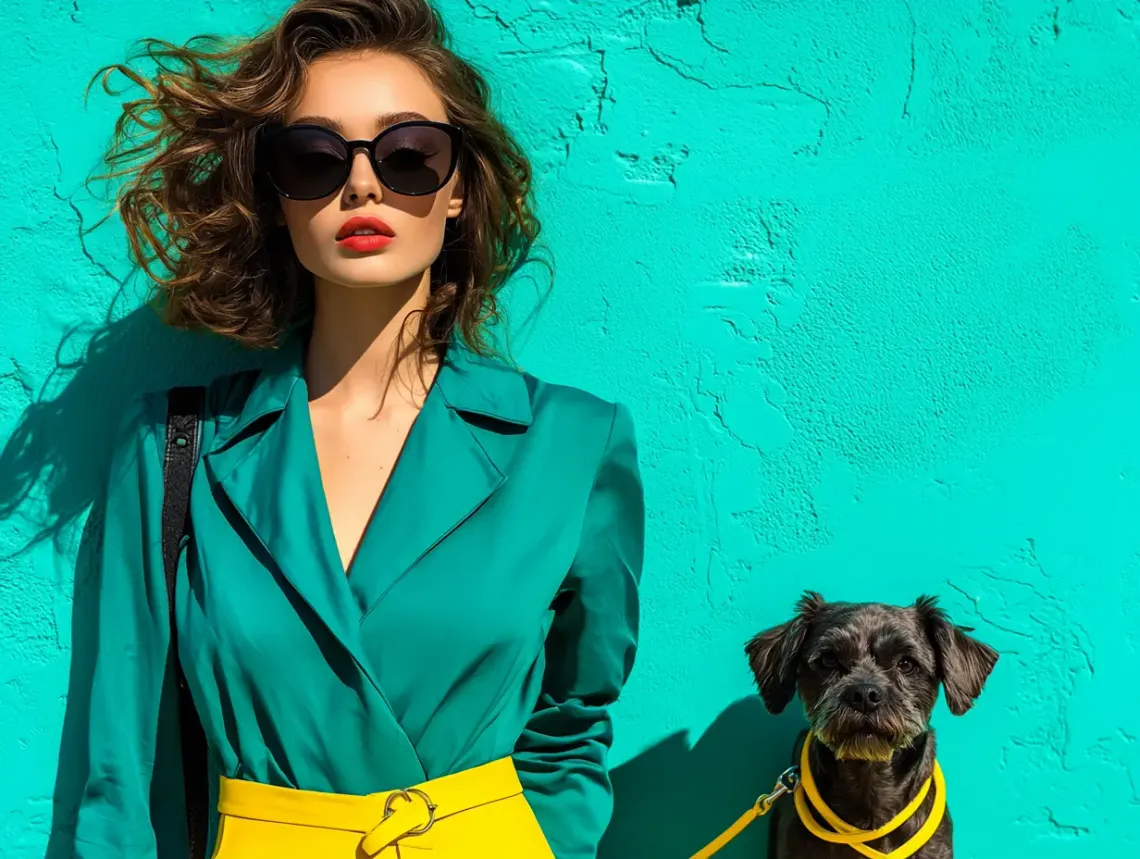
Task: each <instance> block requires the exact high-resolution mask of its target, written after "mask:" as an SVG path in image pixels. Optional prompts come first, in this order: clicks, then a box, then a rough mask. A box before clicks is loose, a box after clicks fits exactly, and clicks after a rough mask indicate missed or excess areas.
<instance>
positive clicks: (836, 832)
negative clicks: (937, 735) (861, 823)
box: [691, 733, 946, 859]
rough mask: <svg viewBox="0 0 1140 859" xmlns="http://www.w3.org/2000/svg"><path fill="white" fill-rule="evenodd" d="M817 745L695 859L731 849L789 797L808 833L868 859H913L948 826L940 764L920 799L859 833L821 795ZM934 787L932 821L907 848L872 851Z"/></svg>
mask: <svg viewBox="0 0 1140 859" xmlns="http://www.w3.org/2000/svg"><path fill="white" fill-rule="evenodd" d="M813 740H814V736H813V735H812V734H811V733H809V734H808V735H807V739H806V740H805V741H804V747H803V751H802V752H800V765H799V767H792V768H791V769H789V770H787V771H786V772H784V774H783V775H781V776H780V779H779V781H777V782H776V786H775V787H774V788H773V789H772V792H771V793H765V794H762V795H761V796H759V797H758V798H757V799H756V802H755V803H754V804H753V805H752V808H750V809H748V811H746V812H745V813H744V814H742V815H741V816H740V817H739V818H737V820H736V822H735V823H733V824H732V825H731V826H730V827H728V829H726V830H725V831H724V832H722V833H721V834H720V835H718V836H717V837H716V838H715V839H714V840H713V841H712V842H711V843H710V844H709V845H708V846H706V847H704V848H703V849H701V850H699V851H697V852H696V853H694V854H693V856H692V857H691V859H709V857H710V856H714V855H715V854H717V853H719V852H720V851H721V850H722V849H723V848H724V847H725V845H727V844H728V843H729V842H730V841H732V840H733V839H734V838H736V836H737V835H739V834H740V833H741V832H743V831H744V830H745V829H746V828H747V827H748V826H749V825H750V824H751V823H753V822H754V821H755V820H758V819H759V818H761V817H763V816H764V815H765V814H767V813H768V812H769V811H771V810H772V806H773V805H775V803H776V800H778V799H780V798H781V797H783V796H786V795H788V794H793V795H794V797H795V803H796V813H797V814H798V815H799V818H800V822H801V823H803V825H804V826H805V827H806V828H807V831H808V832H810V833H811V834H812V835H814V836H815V837H816V838H819V839H820V840H822V841H827V842H828V843H830V844H846V845H848V846H850V847H851V849H852V850H855V851H856V852H858V853H861V854H862V855H864V856H867V857H868V859H907V857H909V856H913V855H914V854H915V853H917V852H918V851H919V850H921V849H922V848H923V846H924V845H925V844H926V843H927V842H928V841H930V839H931V838H933V837H934V833H935V832H937V831H938V827H939V825H940V824H941V823H942V818H943V817H945V816H946V780H945V778H943V775H942V767H940V766H939V765H938V761H935V762H934V772H933V774H932V775H931V776H930V778H928V779H927V780H926V781H925V782H924V783H923V785H922V787H921V788H920V789H919V791H918V794H917V795H916V796H915V798H914V799H912V800H911V801H910V802H909V803H908V804H907V806H906V808H904V809H903V810H902V811H900V812H899V813H898V814H897V815H895V816H894V817H893V818H892V819H891V820H890V821H888V822H887V823H885V824H883V825H882V826H880V827H879V828H878V829H871V830H865V829H859V828H857V827H854V826H852V825H851V824H849V823H847V822H846V821H844V820H843V819H842V818H840V817H839V815H837V814H836V813H835V812H834V811H832V810H831V809H830V808H829V807H828V805H827V803H826V802H824V801H823V797H822V796H820V794H819V789H818V788H817V787H816V784H815V779H814V777H813V776H812V772H811V755H810V751H811V744H812V741H813ZM931 786H933V787H934V805H933V807H932V808H931V809H930V815H929V816H928V817H927V818H926V822H925V823H923V824H922V826H921V827H920V828H919V830H918V831H917V832H916V833H915V834H914V835H912V836H911V837H910V838H908V839H907V840H906V842H905V843H903V844H902V845H901V846H899V847H897V848H895V849H894V850H891V851H889V852H886V853H884V852H882V851H880V850H875V849H874V848H873V847H868V846H867V843H868V842H870V841H875V840H876V839H879V838H884V837H886V836H887V835H890V834H891V833H892V832H894V831H895V830H897V829H898V828H899V827H900V826H902V825H903V824H904V823H906V822H907V821H908V820H910V819H911V818H912V817H914V815H915V814H917V813H918V810H919V809H920V808H921V807H922V804H923V803H924V802H925V801H926V798H927V797H928V796H929V795H930V788H931ZM817 814H818V815H819V816H820V817H822V818H823V820H824V822H825V823H827V825H828V826H830V827H831V829H825V828H824V827H823V826H821V825H820V823H819V821H818V820H817V819H816V815H817Z"/></svg>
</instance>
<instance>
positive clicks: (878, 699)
mask: <svg viewBox="0 0 1140 859" xmlns="http://www.w3.org/2000/svg"><path fill="white" fill-rule="evenodd" d="M845 697H846V698H847V706H848V707H850V708H851V709H853V710H858V711H859V712H860V713H870V712H872V711H874V710H877V709H879V705H880V704H882V703H883V690H882V689H880V688H879V687H878V686H876V685H875V684H874V683H856V684H855V685H854V686H852V687H851V688H850V689H848V690H847V695H846V696H845Z"/></svg>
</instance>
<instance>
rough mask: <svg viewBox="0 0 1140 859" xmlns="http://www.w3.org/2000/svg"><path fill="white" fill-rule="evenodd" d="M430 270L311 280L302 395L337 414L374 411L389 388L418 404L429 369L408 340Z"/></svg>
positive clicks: (424, 296) (423, 304) (422, 304)
mask: <svg viewBox="0 0 1140 859" xmlns="http://www.w3.org/2000/svg"><path fill="white" fill-rule="evenodd" d="M429 278H430V272H425V273H424V275H423V276H422V277H420V278H418V279H416V280H413V281H409V282H407V283H404V284H398V285H393V286H385V287H346V286H341V285H339V284H334V283H329V282H328V281H322V280H318V281H317V282H316V284H315V307H314V314H313V324H312V331H311V334H310V337H309V344H308V349H307V350H306V355H305V380H306V383H307V385H308V388H309V396H310V398H311V399H313V400H317V399H321V400H323V401H324V404H325V405H328V406H330V407H333V408H337V409H338V410H343V411H345V412H348V411H355V410H357V409H359V410H362V411H367V412H368V413H370V414H373V415H374V414H376V413H377V412H378V411H379V410H380V409H381V408H382V407H383V406H384V404H385V401H386V400H387V398H388V395H389V394H395V395H396V396H397V399H398V400H399V401H404V402H408V403H411V404H414V405H417V406H418V405H420V404H422V401H423V397H424V396H425V395H426V393H427V388H428V387H430V384H431V380H432V378H433V377H434V375H435V369H436V368H435V366H434V364H433V363H432V362H431V361H430V360H429V363H427V364H426V365H425V364H424V363H423V359H422V357H421V355H420V353H419V350H418V348H417V347H416V345H415V333H416V330H417V327H418V319H416V318H414V317H413V318H411V319H409V315H412V314H416V313H417V312H422V311H423V310H424V308H425V307H426V306H427V300H428V290H429V288H430V279H429Z"/></svg>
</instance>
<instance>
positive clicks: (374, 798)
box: [218, 758, 522, 857]
mask: <svg viewBox="0 0 1140 859" xmlns="http://www.w3.org/2000/svg"><path fill="white" fill-rule="evenodd" d="M521 793H522V785H521V784H520V783H519V778H518V774H517V773H516V772H515V768H514V765H513V763H512V762H511V759H510V758H503V759H501V760H497V761H492V762H491V763H489V764H484V765H483V766H480V767H474V768H472V769H468V770H464V771H462V772H458V773H455V774H454V775H447V776H442V777H440V778H437V779H432V780H431V781H430V782H425V783H423V784H420V785H417V786H416V787H410V788H407V789H404V790H391V791H384V792H382V793H373V794H368V795H366V796H352V795H347V794H336V793H321V792H316V791H307V790H293V789H291V788H280V787H274V786H271V785H265V784H258V783H256V782H250V781H240V780H234V779H228V778H223V779H222V780H221V786H220V792H219V796H218V811H219V812H220V813H221V814H223V815H225V816H227V817H238V818H246V819H249V820H258V821H266V822H271V823H287V824H293V825H299V826H313V827H319V828H322V829H337V830H343V831H346V832H357V833H360V834H361V835H363V839H362V840H361V842H360V847H361V848H362V850H363V851H364V854H365V855H366V856H370V857H371V856H376V855H377V854H379V853H380V852H381V851H382V850H384V849H385V848H386V847H389V846H391V845H392V844H394V843H395V842H396V841H397V840H399V839H401V838H406V837H408V836H416V835H422V834H423V833H425V832H427V831H428V830H429V829H431V828H432V827H433V826H434V825H435V823H436V821H439V820H443V819H444V818H446V817H449V816H451V815H453V814H459V813H460V812H463V811H469V810H470V809H473V808H475V807H477V806H480V805H485V804H486V803H489V802H495V801H496V800H500V799H507V798H508V797H512V796H517V795H518V794H521Z"/></svg>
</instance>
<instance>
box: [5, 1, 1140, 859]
mask: <svg viewBox="0 0 1140 859" xmlns="http://www.w3.org/2000/svg"><path fill="white" fill-rule="evenodd" d="M281 6H282V4H281V3H280V2H266V0H259V2H241V3H238V2H230V1H229V0H212V2H211V0H201V2H193V0H180V2H174V0H166V2H141V0H116V2H112V0H35V2H31V3H4V4H2V5H0V32H3V33H4V34H5V38H4V42H5V49H4V55H5V57H6V59H7V62H6V63H5V68H6V70H7V81H6V85H5V87H4V92H5V111H4V112H5V115H6V117H7V122H6V123H5V129H4V132H3V135H2V136H0V163H2V164H3V165H4V167H3V169H0V204H2V205H0V248H2V250H0V439H3V440H6V447H5V448H4V452H3V456H2V458H0V518H3V521H2V522H0V751H2V753H3V762H4V776H5V777H4V778H3V779H2V780H0V844H2V845H3V847H2V848H0V855H3V857H4V859H27V857H39V856H41V855H42V854H43V851H44V846H45V843H46V833H47V830H48V828H49V823H50V819H51V815H52V802H51V795H52V790H53V784H54V783H55V781H56V776H57V767H58V770H59V773H60V777H61V778H62V779H63V780H64V782H66V780H67V778H68V774H69V770H68V766H67V749H66V747H65V752H64V755H63V761H62V763H60V761H59V759H60V753H59V746H60V736H61V724H62V723H63V718H64V708H65V703H66V691H67V686H68V674H69V664H70V658H71V654H72V653H73V652H74V653H75V654H76V660H77V662H76V669H75V670H77V671H81V670H82V667H83V665H82V663H83V653H84V647H83V641H84V639H85V637H87V636H89V635H90V623H89V621H88V620H87V619H86V618H85V616H84V615H83V614H82V612H79V613H77V614H74V615H73V612H72V610H71V606H72V598H73V592H74V593H76V594H77V596H78V597H79V601H78V602H77V603H76V604H77V605H80V604H81V603H82V597H83V596H84V591H83V581H82V577H80V581H79V583H78V585H77V584H76V582H75V581H74V579H75V575H74V571H75V569H76V560H75V559H76V554H77V551H78V549H77V547H78V546H80V536H81V530H82V529H81V525H82V523H83V518H84V511H85V509H86V507H87V505H88V503H89V501H90V494H91V487H92V485H93V484H92V480H93V475H94V474H95V473H96V471H97V465H98V462H99V460H100V458H101V457H102V456H103V455H105V451H106V448H107V444H108V442H109V439H108V438H107V433H108V429H107V427H108V421H109V420H110V414H111V413H113V412H114V410H115V408H116V406H117V404H118V403H120V402H122V400H123V398H124V397H125V396H126V395H127V394H128V392H129V391H131V390H132V389H134V388H136V387H139V386H142V385H147V386H153V385H156V384H160V383H164V382H172V381H181V380H186V379H195V378H199V377H201V376H203V375H208V374H209V372H213V371H218V370H221V369H223V368H225V367H229V366H233V365H234V364H235V363H241V362H243V361H247V360H248V359H247V358H244V357H241V356H236V355H234V354H233V353H232V352H230V351H226V350H223V349H218V348H213V347H209V348H208V349H207V354H208V356H209V358H208V360H207V361H206V363H205V364H204V365H198V366H194V367H192V366H191V365H190V364H189V363H188V361H190V360H192V359H194V357H195V356H200V355H201V354H202V351H201V350H202V349H203V347H202V345H201V344H199V343H197V342H196V341H195V340H194V339H193V338H187V337H175V336H172V335H170V334H168V333H166V332H163V331H160V330H159V329H158V328H156V326H155V325H154V324H153V322H152V321H151V320H150V318H149V316H148V315H147V314H145V313H139V312H136V311H135V307H136V306H137V290H136V289H135V287H134V286H133V285H132V284H130V283H128V284H127V287H126V289H125V290H124V289H121V288H120V283H119V281H120V280H121V279H122V277H123V275H124V274H125V271H126V270H125V266H124V264H123V247H122V237H121V231H120V230H119V229H118V228H117V227H116V226H114V225H113V224H112V225H110V226H105V227H102V228H100V229H98V230H96V231H95V232H94V233H92V234H90V235H87V236H86V237H85V238H83V239H82V240H81V239H80V238H79V228H80V227H81V226H83V225H88V226H90V225H91V224H93V223H94V222H95V220H96V219H97V218H98V216H99V214H100V211H101V210H100V209H99V206H98V204H96V203H94V202H92V201H91V200H89V199H88V198H87V197H86V196H85V195H84V194H83V193H82V191H81V188H80V183H81V181H82V178H83V176H84V175H85V173H86V172H87V170H88V169H89V168H90V167H91V166H92V159H93V158H94V157H95V155H96V154H97V152H98V150H99V147H100V146H101V144H102V143H103V141H104V140H105V139H106V137H107V134H108V132H109V130H110V125H111V122H112V121H113V118H114V101H113V100H112V99H108V98H106V97H100V96H98V95H96V96H95V97H93V99H92V101H91V103H90V105H89V106H88V107H87V108H86V109H85V108H84V106H83V101H82V89H83V86H84V84H85V83H86V80H87V78H88V76H89V75H90V74H91V73H92V72H93V71H94V69H95V68H96V67H97V66H98V65H100V64H102V63H105V62H110V61H114V60H117V59H119V58H120V57H121V56H122V53H123V51H124V50H125V48H126V45H127V43H128V41H129V40H131V39H133V38H135V37H138V36H142V35H160V36H164V37H167V38H172V39H182V38H185V37H188V36H190V35H192V34H194V33H196V32H199V31H204V30H214V31H222V32H245V31H249V30H250V29H252V28H254V27H256V26H258V25H260V24H261V23H262V22H263V21H265V20H266V18H267V16H269V15H271V14H272V13H273V12H275V11H277V10H278V9H280V8H281ZM444 8H445V11H446V12H447V13H448V15H449V18H450V23H451V25H452V27H453V29H454V31H455V34H456V36H457V38H458V40H459V43H460V44H461V45H462V46H463V47H464V48H465V50H466V51H467V53H469V54H470V55H471V56H472V57H473V58H475V59H476V60H478V61H479V62H480V63H481V64H482V65H483V66H484V67H486V68H487V69H488V70H489V71H490V73H491V74H492V77H493V79H494V81H495V82H496V84H497V87H498V89H497V93H498V98H499V100H500V102H501V105H502V110H503V111H504V113H505V114H506V115H507V117H508V118H509V119H510V121H511V122H513V124H514V125H515V127H517V128H518V130H519V131H520V133H521V134H522V135H523V136H524V138H525V141H526V143H527V145H528V146H529V147H530V150H531V152H532V154H533V156H534V159H535V162H536V165H537V172H538V176H539V184H540V196H541V204H542V215H543V216H544V220H545V224H546V238H547V243H548V246H549V247H550V249H551V251H552V253H553V254H554V256H555V258H556V260H557V266H558V269H557V272H558V273H557V280H556V282H555V284H554V288H553V290H552V291H551V292H550V294H549V295H548V296H544V295H543V292H544V290H542V289H540V288H539V287H540V286H541V284H536V283H532V282H528V281H521V282H520V283H518V284H517V285H516V287H515V289H514V290H513V293H512V298H511V306H512V308H513V309H514V316H515V320H516V322H517V323H520V327H521V328H522V330H521V332H520V333H519V334H518V336H517V345H518V350H519V353H520V357H521V358H522V359H523V361H524V362H525V363H527V364H528V365H530V366H531V368H532V369H535V370H536V371H539V372H542V373H545V374H547V375H548V376H550V377H552V378H555V379H559V380H563V381H569V382H572V383H578V384H582V385H586V386H589V387H592V388H594V389H595V390H598V391H599V392H601V393H603V394H606V395H611V396H615V397H620V398H622V399H624V400H625V401H627V402H628V403H630V405H631V406H632V407H633V409H634V410H635V413H636V417H637V420H638V425H639V432H640V439H641V444H642V452H643V462H644V471H645V479H646V483H647V487H648V500H649V506H650V517H651V519H650V527H649V539H650V547H649V554H648V564H647V569H646V575H645V583H644V595H645V603H644V612H645V614H644V617H645V624H644V637H643V649H642V652H641V656H640V660H639V663H638V667H637V670H636V673H635V676H634V679H633V680H632V682H631V685H630V687H629V690H628V695H627V697H626V699H625V701H624V702H623V704H622V705H621V707H620V710H619V726H618V727H619V738H618V745H617V748H616V750H615V762H616V763H618V764H619V766H618V767H617V768H616V771H615V781H616V783H617V789H618V800H617V811H616V816H615V822H614V825H613V828H612V831H611V835H610V838H609V840H608V842H607V845H606V851H605V852H606V854H607V855H608V856H609V857H611V859H617V857H627V856H652V857H655V859H657V857H660V859H668V857H673V856H676V857H682V859H683V857H687V856H688V855H689V853H690V852H691V851H692V849H694V848H695V847H696V846H697V845H698V842H701V841H702V839H704V838H707V837H711V836H712V835H713V834H714V833H715V832H716V831H719V828H720V827H721V826H723V825H725V824H726V823H727V822H728V821H730V820H731V819H733V818H734V817H735V816H736V814H737V813H738V812H739V811H741V810H742V809H743V808H744V807H745V806H746V805H747V804H748V803H749V802H750V801H751V799H752V798H753V797H754V796H755V794H756V793H758V792H760V791H761V790H763V789H765V788H766V787H767V786H768V785H769V784H770V782H771V779H772V778H773V776H774V774H775V773H776V772H778V770H779V769H781V768H782V766H783V765H784V763H785V762H786V760H787V747H788V744H789V742H790V741H791V738H792V737H793V736H794V734H795V732H796V730H797V729H798V727H799V717H798V715H797V714H795V713H788V714H785V715H784V716H782V717H780V718H771V717H768V716H766V715H764V714H763V713H762V712H761V709H760V707H759V706H758V703H757V700H756V698H755V696H754V695H753V694H752V688H751V685H750V678H749V677H748V674H747V671H746V667H745V664H744V660H743V657H742V652H741V646H742V644H743V642H744V640H745V639H746V638H747V637H748V636H749V635H751V634H752V633H753V632H754V631H755V630H757V629H759V628H760V627H762V626H766V625H769V624H772V623H775V622H777V621H781V620H783V619H784V618H785V616H786V615H787V613H788V611H789V608H790V606H791V603H792V601H793V599H794V598H795V596H796V595H797V593H798V592H799V591H800V590H801V589H802V588H804V587H813V588H817V589H820V590H822V591H823V592H824V593H825V594H826V595H827V596H829V597H832V598H847V599H882V600H889V601H909V600H911V599H913V598H914V597H915V596H916V595H918V594H919V593H923V592H933V593H937V594H941V595H942V596H943V598H944V602H945V604H946V605H947V606H948V607H949V608H950V609H951V610H952V612H953V614H954V615H955V617H956V618H957V619H959V620H960V621H962V622H966V623H970V624H973V625H975V626H976V627H977V628H978V631H979V634H980V635H981V636H982V637H984V638H985V639H986V640H988V641H990V642H992V643H993V644H994V645H995V646H997V647H998V648H1000V649H1001V651H1002V653H1003V655H1004V656H1003V659H1002V662H1001V663H1000V666H999V669H998V671H997V673H996V674H995V676H994V677H993V680H992V682H991V684H990V687H989V688H988V690H987V692H986V694H985V695H984V697H983V699H982V702H981V704H980V706H979V707H978V708H977V709H976V710H975V711H974V712H972V713H970V714H968V715H967V716H965V717H964V718H961V719H954V718H952V717H951V716H950V715H949V714H948V712H947V711H946V710H945V709H944V708H942V707H940V709H939V711H938V713H937V715H936V721H937V725H938V726H939V728H940V730H941V737H942V757H943V760H944V764H945V769H946V771H947V774H948V778H949V783H950V790H951V791H952V795H951V806H952V809H953V811H954V814H955V817H956V819H957V823H958V826H957V828H958V832H959V845H960V851H959V855H960V856H965V857H976V859H998V857H1006V856H1028V855H1032V856H1034V857H1038V859H1051V857H1057V859H1060V857H1065V859H1073V857H1093V856H1100V855H1127V854H1128V852H1129V851H1132V852H1135V851H1136V849H1137V847H1138V846H1140V810H1138V808H1140V806H1138V804H1140V739H1138V738H1140V727H1138V722H1137V718H1138V717H1137V711H1138V709H1140V696H1138V694H1137V692H1136V690H1135V688H1134V687H1132V688H1130V684H1134V683H1135V682H1136V669H1135V666H1136V661H1137V658H1138V655H1140V653H1138V649H1140V584H1138V579H1140V529H1138V527H1137V525H1138V520H1140V452H1138V441H1140V403H1138V401H1137V373H1138V370H1140V336H1138V335H1140V206H1138V202H1137V201H1138V200H1140V157H1138V156H1140V2H1137V0H1048V2H1046V0H943V2H937V3H935V2H923V0H910V2H909V3H908V2H907V0H810V2H808V0H783V2H775V0H705V2H698V0H645V2H638V3H634V2H630V0H549V2H544V0H485V2H479V0H450V2H446V3H445V4H444ZM116 296H118V297H116ZM112 303H114V307H113V308H112V310H111V312H110V317H108V307H110V306H111V305H112ZM540 304H542V305H543V306H542V311H541V313H539V314H538V316H537V317H536V318H535V319H534V320H533V321H532V322H528V319H527V317H528V315H529V314H530V313H531V311H532V310H534V309H535V308H536V307H538V306H539V305H540ZM109 320H110V321H109ZM521 323H527V324H525V325H523V324H521ZM61 341H62V343H63V345H62V346H61V345H59V344H60V343H61ZM203 366H204V368H205V369H203ZM37 537H42V538H43V539H40V540H38V541H36V538H37ZM29 542H31V544H32V545H31V546H30V548H24V547H26V546H28V544H29ZM673 778H677V779H679V780H680V781H679V783H677V784H675V785H669V784H667V780H671V779H673ZM761 830H762V827H758V828H756V829H755V831H752V832H750V833H749V834H748V835H747V836H746V837H744V838H742V839H741V840H740V842H739V843H738V844H737V845H736V846H735V847H734V848H733V849H731V850H729V851H726V853H725V854H724V855H726V856H729V857H733V856H737V857H746V856H755V855H758V852H757V851H758V850H760V849H761V848H760V847H759V845H760V844H761V843H762V838H761V835H762V831H761Z"/></svg>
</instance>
